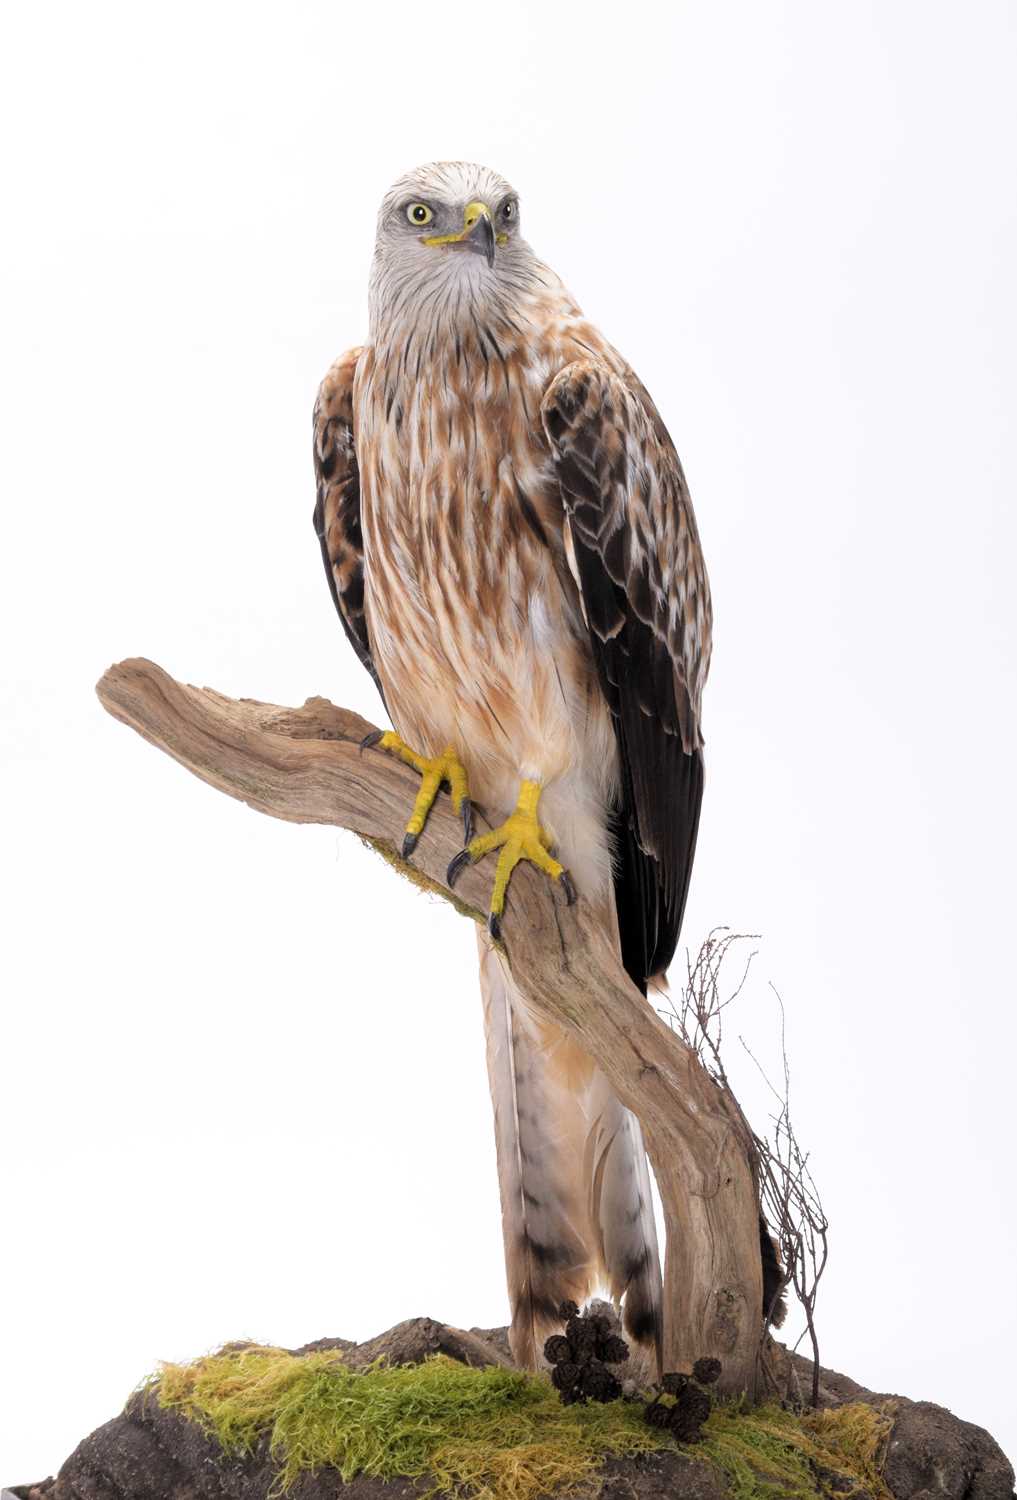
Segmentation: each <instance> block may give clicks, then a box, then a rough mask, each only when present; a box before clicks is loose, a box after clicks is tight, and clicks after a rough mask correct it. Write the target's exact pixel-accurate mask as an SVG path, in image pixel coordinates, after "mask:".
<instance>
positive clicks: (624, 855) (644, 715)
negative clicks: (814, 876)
mask: <svg viewBox="0 0 1017 1500" xmlns="http://www.w3.org/2000/svg"><path fill="white" fill-rule="evenodd" d="M541 412H542V416H543V420H544V428H545V431H546V433H547V437H548V441H549V442H550V444H551V450H552V453H553V455H554V459H555V465H556V469H557V475H558V481H559V484H560V486H561V492H562V500H563V503H564V507H565V514H566V533H567V534H566V542H567V546H568V547H569V548H570V551H571V559H570V560H571V563H572V566H573V569H574V572H575V575H576V579H577V582H578V585H579V589H580V593H581V596H582V601H583V609H584V613H585V616H586V622H587V626H588V628H589V632H590V641H591V644H592V647H593V653H594V656H595V658H596V662H597V669H598V673H599V676H600V682H601V687H602V688H603V691H604V694H605V697H606V698H607V701H608V704H609V706H610V709H611V712H612V715H613V717H614V725H615V732H616V734H617V737H618V748H619V755H620V761H621V771H622V790H621V802H620V806H619V807H618V809H617V812H616V816H615V819H614V830H613V831H614V834H615V840H616V872H615V896H616V902H617V906H618V919H619V925H620V927H621V940H622V954H623V957H624V960H625V967H626V969H627V970H628V972H629V973H630V974H631V975H632V977H633V978H634V979H635V980H636V982H637V983H640V984H645V982H646V981H647V980H648V979H649V978H651V977H652V976H653V975H655V974H660V973H663V971H664V970H665V969H666V968H667V966H668V964H669V963H670V961H671V959H672V957H673V956H674V950H675V947H676V946H677V942H678V934H679V932H680V930H681V920H682V913H683V911H684V909H685V900H686V897H687V895H688V887H689V877H690V875H691V873H692V862H693V859H694V857H695V849H696V835H697V833H698V829H699V810H700V806H701V803H702V796H703V757H702V737H701V734H700V723H699V719H700V703H701V698H702V690H703V683H704V681H705V678H706V673H707V670H708V667H709V657H710V630H711V612H710V593H709V586H708V584H707V580H706V570H705V568H704V565H703V557H702V552H701V550H700V546H699V537H698V534H697V532H696V523H695V518H694V516H693V513H692V505H691V502H690V500H689V495H688V489H687V487H686V484H685V478H684V475H683V474H682V469H681V464H680V462H679V460H678V455H677V453H676V452H675V450H674V446H673V444H672V442H671V439H670V437H669V436H668V433H667V430H666V428H665V427H664V424H663V422H662V421H661V419H660V416H659V415H658V413H657V410H656V408H655V407H654V405H653V403H652V401H651V400H650V398H649V396H648V395H647V393H646V391H645V390H644V389H643V387H642V386H641V385H640V384H639V382H638V381H637V380H636V379H635V377H634V376H632V377H631V378H630V379H628V380H622V379H621V378H620V377H619V376H617V375H616V374H614V373H613V372H612V371H611V370H610V369H608V367H607V366H606V365H604V364H601V363H599V362H598V361H596V360H580V361H577V362H576V363H575V364H572V365H569V366H568V367H567V368H566V369H565V370H563V371H562V372H561V373H560V374H559V375H558V376H556V377H555V379H554V380H553V381H552V383H551V385H550V387H549V388H548V390H547V393H546V395H545V397H544V401H543V404H542V408H541Z"/></svg>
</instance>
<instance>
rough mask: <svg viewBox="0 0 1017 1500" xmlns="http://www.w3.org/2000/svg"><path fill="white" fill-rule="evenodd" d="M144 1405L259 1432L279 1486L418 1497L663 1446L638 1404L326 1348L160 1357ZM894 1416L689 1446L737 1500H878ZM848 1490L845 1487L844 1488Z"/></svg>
mask: <svg viewBox="0 0 1017 1500" xmlns="http://www.w3.org/2000/svg"><path fill="white" fill-rule="evenodd" d="M143 1394H144V1397H145V1399H149V1398H154V1399H157V1400H158V1402H159V1404H160V1405H162V1406H164V1407H170V1408H173V1409H175V1410H177V1411H180V1412H182V1413H183V1414H184V1415H185V1416H187V1417H190V1418H191V1419H192V1420H193V1421H195V1422H198V1423H199V1424H200V1425H201V1426H202V1427H203V1428H204V1429H205V1430H206V1431H208V1432H210V1433H211V1434H212V1435H213V1436H215V1437H216V1438H217V1439H218V1441H219V1443H220V1444H221V1446H222V1447H223V1448H224V1449H225V1450H226V1451H227V1452H228V1453H232V1454H245V1453H250V1452H252V1451H253V1450H254V1448H255V1447H256V1446H257V1445H258V1444H259V1443H260V1442H261V1441H262V1440H263V1439H267V1441H268V1444H269V1449H270V1452H271V1454H272V1457H273V1458H274V1460H275V1461H276V1463H277V1464H278V1466H279V1476H278V1481H277V1484H276V1492H277V1493H281V1492H284V1491H285V1490H287V1489H289V1488H290V1486H291V1485H292V1484H293V1483H294V1481H295V1480H296V1478H297V1477H298V1475H299V1474H300V1473H301V1472H303V1471H305V1470H315V1469H321V1468H326V1467H329V1468H334V1469H337V1470H338V1471H339V1473H340V1474H341V1476H342V1478H343V1479H344V1480H349V1479H352V1478H353V1476H354V1475H355V1474H358V1473H365V1474H371V1475H375V1476H377V1477H379V1478H383V1479H389V1478H394V1477H395V1476H397V1475H401V1476H405V1477H409V1478H417V1477H426V1478H427V1479H429V1481H430V1488H429V1489H428V1494H432V1495H438V1494H440V1495H444V1496H458V1497H462V1496H465V1495H469V1496H470V1497H471V1500H537V1497H538V1496H543V1495H547V1494H549V1493H550V1492H551V1491H555V1490H558V1491H559V1492H561V1493H567V1492H568V1491H570V1490H575V1489H576V1488H577V1487H578V1486H580V1485H582V1484H583V1483H584V1482H588V1481H590V1480H591V1479H592V1478H593V1477H594V1476H595V1474H596V1471H597V1469H598V1468H599V1467H600V1465H601V1464H602V1462H603V1461H604V1460H605V1459H606V1458H608V1457H610V1456H611V1455H626V1454H628V1455H631V1454H637V1453H647V1452H650V1451H651V1450H653V1449H661V1448H673V1447H674V1446H675V1445H674V1442H673V1439H672V1438H671V1437H670V1436H669V1435H668V1434H667V1433H666V1432H662V1431H661V1430H660V1429H657V1428H652V1427H650V1426H648V1425H647V1423H646V1422H645V1421H644V1420H643V1407H642V1405H641V1403H637V1402H628V1401H614V1402H610V1403H608V1404H607V1405H604V1406H599V1405H590V1406H568V1407H566V1406H563V1405H562V1404H561V1402H560V1401H559V1399H558V1396H557V1393H556V1392H555V1390H554V1389H553V1387H552V1386H551V1385H550V1383H549V1382H548V1381H547V1380H545V1379H540V1378H537V1377H535V1376H533V1375H524V1374H520V1373H518V1372H516V1371H513V1370H505V1369H486V1370H473V1369H470V1368H469V1367H468V1366H466V1365H462V1364H459V1363H457V1362H456V1361H455V1360H451V1359H447V1358H446V1357H445V1356H444V1355H436V1356H434V1357H433V1358H432V1359H429V1360H427V1361H426V1362H425V1363H424V1364H421V1365H406V1366H396V1367H390V1366H387V1365H385V1364H382V1363H380V1362H379V1363H378V1364H375V1365H373V1366H371V1367H370V1368H369V1369H367V1370H365V1371H362V1372H355V1371H352V1370H349V1369H348V1368H347V1367H346V1366H345V1365H344V1364H343V1361H342V1356H341V1354H339V1353H338V1352H336V1351H332V1350H330V1351H327V1352H321V1353H315V1354H307V1355H300V1356H297V1355H292V1354H288V1353H287V1352H286V1351H285V1350H282V1349H272V1348H265V1347H262V1346H255V1345H252V1346H248V1347H240V1348H229V1349H226V1350H223V1351H222V1352H221V1353H219V1354H213V1355H208V1356H207V1357H206V1358H204V1359H199V1360H196V1361H195V1362H194V1363H193V1364H187V1365H174V1364H171V1365H165V1366H164V1367H163V1368H162V1370H161V1371H160V1373H159V1375H157V1376H156V1377H155V1378H154V1379H153V1380H152V1381H151V1382H150V1383H149V1384H148V1386H146V1387H145V1390H144V1393H143ZM890 1424H891V1418H890V1417H889V1416H887V1415H885V1414H882V1413H880V1412H878V1411H875V1410H873V1408H871V1407H868V1406H862V1405H855V1406H845V1407H841V1408H839V1409H838V1410H836V1411H831V1412H815V1413H811V1414H805V1415H803V1416H800V1417H799V1416H794V1415H793V1414H792V1413H790V1412H786V1411H783V1410H782V1409H781V1408H780V1407H776V1406H762V1407H754V1408H752V1407H746V1406H743V1405H742V1404H740V1403H737V1402H734V1403H727V1404H722V1405H719V1406H717V1407H715V1408H714V1410H713V1412H712V1413H711V1415H710V1417H709V1420H708V1421H707V1423H706V1424H705V1426H704V1428H703V1441H702V1442H701V1443H698V1444H696V1445H695V1446H694V1447H692V1448H689V1449H687V1450H686V1451H687V1452H688V1454H689V1456H690V1457H694V1458H697V1459H703V1460H708V1461H710V1462H712V1463H713V1464H715V1465H716V1466H717V1467H718V1468H719V1469H720V1470H722V1472H723V1473H724V1474H725V1475H726V1477H727V1479H728V1483H729V1487H730V1490H731V1494H732V1496H733V1500H778V1497H779V1500H816V1497H817V1496H820V1495H823V1496H830V1497H834V1496H836V1497H838V1500H850V1496H851V1495H852V1493H855V1492H856V1491H859V1490H861V1489H863V1488H864V1489H865V1490H867V1491H868V1493H869V1494H870V1495H872V1496H873V1497H875V1500H888V1497H889V1491H888V1490H887V1489H886V1487H885V1485H884V1484H883V1482H882V1479H881V1478H880V1464H881V1459H882V1456H883V1451H884V1448H885V1443H886V1438H887V1434H888V1432H889V1428H890ZM845 1480H846V1481H848V1483H849V1485H853V1486H854V1489H852V1488H845V1487H844V1481H845Z"/></svg>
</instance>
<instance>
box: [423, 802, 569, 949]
mask: <svg viewBox="0 0 1017 1500" xmlns="http://www.w3.org/2000/svg"><path fill="white" fill-rule="evenodd" d="M540 793H541V785H540V782H539V781H524V782H523V784H522V786H521V787H520V788H519V800H518V801H517V803H516V810H515V812H514V813H512V814H511V816H510V817H508V818H506V819H505V821H504V823H502V824H501V826H500V827H499V828H493V829H492V830H491V832H490V833H484V834H481V835H480V837H479V838H475V839H471V840H470V841H469V842H468V843H467V845H466V848H465V849H463V850H461V852H460V853H459V854H457V855H456V857H455V859H454V860H453V861H452V863H451V864H450V865H449V867H448V875H447V877H446V878H447V879H448V883H449V885H454V884H455V882H456V880H457V879H458V877H459V875H460V874H461V873H462V871H463V869H464V868H465V866H466V865H468V864H473V863H474V861H475V860H478V859H482V858H483V857H484V855H485V854H490V853H492V851H493V850H495V849H498V850H500V851H501V852H500V853H499V855H498V864H497V866H496V868H495V872H494V888H493V890H492V891H491V907H490V914H489V916H488V919H487V925H488V928H489V930H490V933H491V936H492V937H494V938H498V937H500V936H501V918H502V916H503V914H504V911H505V893H506V891H507V890H508V883H509V881H510V880H511V878H512V871H513V870H514V869H515V867H516V865H517V864H518V863H519V862H520V860H523V859H528V860H529V861H530V863H531V864H534V865H536V866H537V869H538V870H543V871H544V874H545V875H548V876H549V877H550V878H551V879H552V880H557V881H560V882H561V885H562V887H563V889H564V891H565V897H566V900H567V901H568V904H569V905H570V906H571V905H572V903H573V901H575V899H576V890H575V886H574V885H573V884H572V881H571V879H570V878H569V874H568V871H567V870H566V869H565V868H564V867H563V866H562V865H560V864H559V863H558V861H557V860H556V859H553V858H552V856H551V855H550V854H549V853H548V850H549V849H550V847H551V836H550V834H549V833H548V832H547V831H546V829H544V828H542V827H541V826H540V824H539V822H538V821H537V803H538V802H539V801H540Z"/></svg>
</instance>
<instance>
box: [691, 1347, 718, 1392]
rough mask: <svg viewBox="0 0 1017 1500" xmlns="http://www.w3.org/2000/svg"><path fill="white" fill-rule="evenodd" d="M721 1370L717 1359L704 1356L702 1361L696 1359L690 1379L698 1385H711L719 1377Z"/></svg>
mask: <svg viewBox="0 0 1017 1500" xmlns="http://www.w3.org/2000/svg"><path fill="white" fill-rule="evenodd" d="M722 1369H723V1366H722V1365H721V1362H720V1360H719V1359H711V1358H710V1356H709V1355H706V1354H704V1355H703V1358H702V1359H697V1360H696V1362H695V1364H694V1365H693V1366H692V1379H693V1380H698V1381H699V1384H700V1385H712V1384H713V1382H714V1381H715V1380H717V1379H718V1378H719V1376H720V1372H721V1370H722Z"/></svg>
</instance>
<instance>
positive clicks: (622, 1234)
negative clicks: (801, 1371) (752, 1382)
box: [480, 935, 661, 1369]
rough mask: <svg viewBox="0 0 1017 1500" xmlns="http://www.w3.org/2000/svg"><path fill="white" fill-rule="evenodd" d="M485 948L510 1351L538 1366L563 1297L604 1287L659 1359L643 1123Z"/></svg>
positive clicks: (657, 1281)
mask: <svg viewBox="0 0 1017 1500" xmlns="http://www.w3.org/2000/svg"><path fill="white" fill-rule="evenodd" d="M480 954H481V963H480V980H481V991H482V994H483V999H484V1027H485V1033H486V1037H487V1065H488V1074H489V1077H490V1083H491V1095H492V1099H493V1103H494V1120H495V1144H496V1149H497V1158H498V1182H499V1187H500V1190H501V1204H502V1229H503V1233H504V1239H505V1264H506V1272H507V1277H508V1291H509V1304H510V1307H511V1310H512V1322H511V1327H510V1330H509V1342H510V1344H511V1347H512V1353H513V1356H514V1358H515V1360H516V1362H517V1364H519V1365H521V1366H523V1367H526V1368H531V1369H535V1368H537V1367H538V1366H539V1364H540V1356H541V1351H542V1349H543V1345H544V1341H545V1340H546V1338H547V1337H548V1335H549V1334H551V1333H554V1332H558V1331H560V1328H561V1318H560V1317H559V1315H558V1308H559V1306H560V1304H561V1302H562V1301H563V1300H564V1299H565V1298H569V1299H571V1300H573V1301H575V1302H578V1303H582V1302H583V1301H584V1300H585V1299H586V1298H588V1297H589V1296H591V1295H592V1293H593V1292H594V1290H596V1289H597V1288H598V1287H599V1286H603V1287H604V1288H605V1289H606V1290H608V1291H609V1292H610V1295H611V1297H612V1299H613V1300H614V1301H615V1302H616V1303H618V1302H622V1301H623V1300H624V1309H623V1310H624V1323H625V1328H626V1331H627V1332H628V1334H629V1337H630V1338H631V1339H633V1340H634V1341H635V1342H636V1343H638V1344H640V1345H642V1346H643V1347H644V1348H645V1349H646V1350H647V1352H648V1354H650V1355H651V1356H652V1359H653V1362H654V1364H655V1365H656V1366H657V1367H658V1368H659V1361H660V1328H661V1278H660V1258H659V1255H658V1251H657V1232H656V1226H655V1224H654V1219H653V1203H652V1199H651V1196H650V1176H649V1167H648V1164H647V1160H646V1151H645V1148H644V1146H643V1137H642V1131H641V1129H640V1126H639V1122H638V1120H637V1119H636V1117H635V1116H634V1115H633V1114H632V1113H631V1112H630V1111H629V1110H627V1109H626V1108H625V1107H624V1106H623V1105H622V1104H621V1102H620V1101H619V1100H618V1098H617V1097H616V1096H615V1094H614V1092H613V1091H612V1089H611V1086H610V1084H609V1083H608V1081H607V1079H606V1078H605V1077H604V1075H603V1074H602V1073H601V1072H600V1070H599V1068H597V1066H596V1064H595V1063H594V1062H593V1060H592V1059H591V1058H590V1056H589V1055H588V1054H587V1053H586V1052H585V1051H584V1050H583V1049H582V1048H581V1047H579V1046H578V1045H577V1044H576V1043H575V1042H573V1041H572V1039H571V1038H570V1037H569V1036H567V1035H566V1034H565V1033H564V1032H563V1031H561V1030H560V1029H559V1028H558V1027H556V1026H553V1025H551V1024H549V1023H548V1022H545V1021H542V1020H540V1019H539V1018H537V1017H536V1016H534V1015H533V1014H532V1013H531V1012H530V1011H529V1010H528V1008H527V1007H526V1004H525V1002H524V1001H523V999H522V997H521V995H520V994H519V992H518V990H517V989H516V988H515V986H514V985H513V983H512V978H511V975H510V973H509V970H508V968H507V966H506V964H505V962H504V960H503V959H502V957H501V956H500V954H499V953H498V952H497V951H496V950H495V949H494V948H492V947H491V945H490V944H489V942H488V941H487V939H486V936H485V935H481V936H480Z"/></svg>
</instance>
